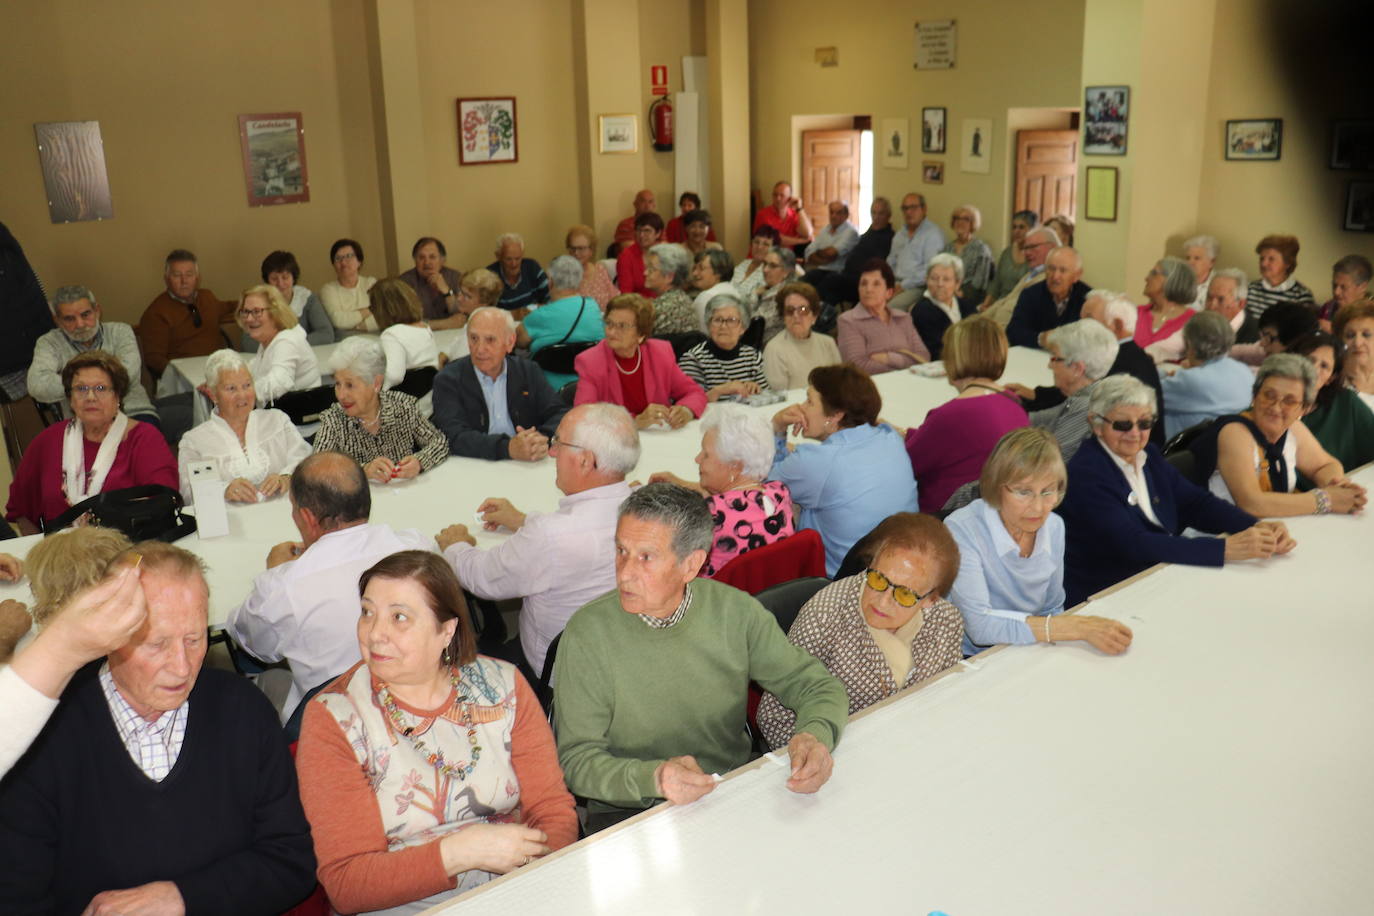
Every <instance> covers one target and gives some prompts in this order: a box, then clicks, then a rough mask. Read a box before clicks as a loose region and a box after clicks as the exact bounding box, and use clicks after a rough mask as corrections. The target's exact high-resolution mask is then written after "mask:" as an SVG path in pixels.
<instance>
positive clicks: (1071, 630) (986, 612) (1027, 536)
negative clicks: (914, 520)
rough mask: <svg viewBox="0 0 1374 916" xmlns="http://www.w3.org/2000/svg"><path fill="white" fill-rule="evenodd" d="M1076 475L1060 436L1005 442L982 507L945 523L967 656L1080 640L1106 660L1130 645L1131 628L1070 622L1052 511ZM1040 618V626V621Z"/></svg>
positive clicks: (979, 502) (1029, 432) (1080, 619)
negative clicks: (954, 552) (954, 558)
mask: <svg viewBox="0 0 1374 916" xmlns="http://www.w3.org/2000/svg"><path fill="white" fill-rule="evenodd" d="M1067 485H1068V472H1067V471H1065V469H1064V459H1063V458H1062V457H1061V456H1060V454H1059V446H1058V444H1056V443H1055V441H1054V437H1053V436H1051V435H1050V434H1049V433H1047V432H1045V431H1044V430H1043V429H1036V428H1034V427H1030V428H1027V429H1018V430H1014V431H1013V432H1009V433H1007V434H1006V435H1005V436H1003V437H1002V440H1001V441H1000V442H998V443H997V447H996V448H994V449H993V450H992V454H991V455H990V456H989V457H988V461H987V464H986V465H984V466H983V471H982V476H981V478H980V480H979V489H980V492H981V493H982V494H983V495H982V498H980V499H975V500H974V501H973V502H971V503H969V504H968V505H967V506H964V507H963V508H961V509H956V510H955V511H954V512H952V513H950V516H949V518H947V519H945V524H946V525H948V526H949V530H950V533H951V534H953V535H954V540H955V542H956V543H957V544H958V545H959V575H958V577H957V578H956V579H955V580H954V589H953V591H952V592H950V600H951V601H953V602H954V605H955V607H957V608H958V609H959V612H960V613H961V614H962V615H963V618H964V646H963V649H964V654H965V655H975V654H977V653H979V652H981V651H983V650H984V649H986V648H988V647H989V646H996V645H1007V644H1010V645H1030V644H1031V643H1036V642H1043V643H1052V642H1069V641H1074V640H1081V641H1083V642H1086V643H1088V644H1089V645H1092V646H1094V647H1095V648H1097V649H1100V650H1101V651H1103V652H1105V653H1106V654H1108V655H1120V654H1121V653H1122V652H1125V651H1126V647H1127V646H1129V645H1130V644H1131V631H1130V628H1129V627H1127V626H1125V625H1124V624H1122V623H1119V622H1118V621H1115V620H1108V619H1107V618H1105V617H1092V616H1089V615H1087V614H1069V615H1068V616H1066V617H1061V616H1059V615H1061V614H1063V613H1064V520H1063V519H1061V518H1060V517H1059V516H1058V515H1056V514H1055V512H1054V507H1055V506H1057V505H1059V503H1060V501H1061V500H1063V498H1064V490H1065V488H1066V487H1067ZM1032 619H1034V622H1032Z"/></svg>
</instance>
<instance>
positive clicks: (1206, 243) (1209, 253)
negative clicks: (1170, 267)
mask: <svg viewBox="0 0 1374 916" xmlns="http://www.w3.org/2000/svg"><path fill="white" fill-rule="evenodd" d="M1220 253H1221V244H1220V243H1219V242H1217V240H1216V238H1215V237H1213V236H1210V235H1195V236H1193V237H1192V238H1190V239H1189V240H1188V241H1186V242H1184V243H1183V260H1184V261H1186V262H1187V264H1188V266H1189V267H1190V268H1191V269H1192V271H1193V279H1195V280H1197V298H1196V299H1194V300H1193V305H1192V309H1193V311H1195V312H1200V311H1202V310H1203V308H1204V307H1206V305H1207V287H1208V286H1209V285H1210V284H1211V282H1212V276H1213V268H1215V267H1216V263H1217V255H1218V254H1220Z"/></svg>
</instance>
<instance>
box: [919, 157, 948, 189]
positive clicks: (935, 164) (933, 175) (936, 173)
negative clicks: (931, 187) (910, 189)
mask: <svg viewBox="0 0 1374 916" xmlns="http://www.w3.org/2000/svg"><path fill="white" fill-rule="evenodd" d="M921 180H922V181H924V182H925V183H926V184H944V183H945V164H944V163H943V162H940V161H939V160H937V159H927V160H925V161H924V162H922V163H921Z"/></svg>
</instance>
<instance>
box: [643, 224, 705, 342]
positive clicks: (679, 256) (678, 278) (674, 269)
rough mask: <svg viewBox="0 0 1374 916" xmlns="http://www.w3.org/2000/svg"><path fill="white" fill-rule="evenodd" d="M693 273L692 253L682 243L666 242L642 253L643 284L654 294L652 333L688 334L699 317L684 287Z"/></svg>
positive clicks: (692, 330) (696, 327)
mask: <svg viewBox="0 0 1374 916" xmlns="http://www.w3.org/2000/svg"><path fill="white" fill-rule="evenodd" d="M691 274H692V256H691V255H689V254H688V253H687V249H686V248H683V247H682V246H681V245H670V244H668V243H666V242H664V243H660V244H658V245H655V246H654V247H652V248H650V249H649V251H648V252H647V253H646V254H645V255H644V285H645V287H647V288H648V290H649V291H650V292H651V293H653V294H654V334H655V335H656V336H662V335H664V334H690V333H692V332H694V331H696V330H698V329H699V327H700V325H701V321H700V319H699V318H698V317H697V310H696V306H695V305H693V303H692V297H691V296H689V295H687V293H686V292H685V291H684V290H683V287H684V286H686V285H687V281H688V278H689V277H690V276H691Z"/></svg>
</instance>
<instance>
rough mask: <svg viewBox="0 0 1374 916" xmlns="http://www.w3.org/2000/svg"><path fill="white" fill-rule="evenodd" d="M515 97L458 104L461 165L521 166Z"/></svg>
mask: <svg viewBox="0 0 1374 916" xmlns="http://www.w3.org/2000/svg"><path fill="white" fill-rule="evenodd" d="M519 161H520V148H519V144H518V137H517V131H516V121H515V97H514V96H498V97H493V98H482V99H459V100H458V164H459V165H492V164H494V163H497V162H519Z"/></svg>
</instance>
